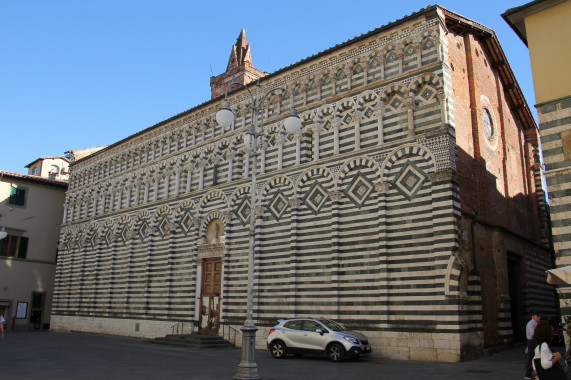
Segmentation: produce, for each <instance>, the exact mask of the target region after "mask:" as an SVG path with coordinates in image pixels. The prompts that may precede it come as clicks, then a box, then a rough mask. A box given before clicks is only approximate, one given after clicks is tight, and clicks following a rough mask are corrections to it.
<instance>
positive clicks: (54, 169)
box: [49, 165, 59, 174]
mask: <svg viewBox="0 0 571 380" xmlns="http://www.w3.org/2000/svg"><path fill="white" fill-rule="evenodd" d="M49 173H50V174H58V173H59V167H58V166H57V165H52V166H50V171H49Z"/></svg>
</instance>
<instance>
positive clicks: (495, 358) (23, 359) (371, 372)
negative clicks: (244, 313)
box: [0, 331, 563, 380]
mask: <svg viewBox="0 0 571 380" xmlns="http://www.w3.org/2000/svg"><path fill="white" fill-rule="evenodd" d="M558 348H560V349H561V350H562V349H563V347H558ZM523 350H524V347H523V345H522V344H518V345H514V346H513V347H512V348H510V349H508V350H505V351H501V352H496V353H493V354H490V355H488V356H485V357H483V358H481V359H479V360H475V361H471V362H464V363H432V362H418V361H400V360H389V359H373V358H367V359H361V360H357V361H345V362H342V363H332V362H330V361H328V360H327V359H325V358H321V357H304V358H295V357H293V356H291V357H288V358H287V359H284V360H276V359H273V358H272V357H271V355H270V354H269V352H267V351H263V350H260V351H256V362H257V363H258V372H259V374H260V376H261V377H262V379H264V380H289V379H293V380H298V379H312V380H321V379H323V380H325V379H327V380H334V379H344V380H354V379H365V380H366V379H387V380H390V379H415V380H417V379H418V380H431V379H439V380H443V379H444V380H446V379H462V380H470V379H486V380H494V379H497V380H507V379H523V367H524V365H523V362H524V355H523ZM239 362H240V349H230V350H194V349H188V348H180V347H173V346H162V345H156V344H150V343H147V342H145V341H143V340H141V339H136V338H125V337H117V336H108V335H97V334H80V333H56V332H12V331H7V332H6V334H5V338H4V339H3V340H0V379H2V380H4V379H6V380H11V379H16V380H20V379H22V380H28V379H30V380H31V379H34V380H37V379H58V380H59V379H63V380H66V379H70V380H71V379H73V380H77V379H82V380H83V379H105V380H114V379H160V378H163V379H169V380H172V379H187V380H188V379H190V380H218V379H232V376H233V375H234V374H235V373H236V366H237V364H238V363H239Z"/></svg>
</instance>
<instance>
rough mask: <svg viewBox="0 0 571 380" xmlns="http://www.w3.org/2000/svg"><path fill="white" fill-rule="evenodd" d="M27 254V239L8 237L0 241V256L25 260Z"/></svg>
mask: <svg viewBox="0 0 571 380" xmlns="http://www.w3.org/2000/svg"><path fill="white" fill-rule="evenodd" d="M27 253H28V238H27V237H24V236H15V235H8V236H6V237H5V238H4V239H2V240H0V256H4V257H17V258H19V259H25V258H26V255H27Z"/></svg>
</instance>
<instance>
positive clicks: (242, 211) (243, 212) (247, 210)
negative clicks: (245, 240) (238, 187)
mask: <svg viewBox="0 0 571 380" xmlns="http://www.w3.org/2000/svg"><path fill="white" fill-rule="evenodd" d="M251 212H252V209H251V207H250V202H248V200H247V199H246V198H244V200H243V201H242V203H241V204H240V206H238V211H237V212H236V216H238V219H240V221H241V222H242V224H243V225H246V223H248V221H249V220H250V214H251Z"/></svg>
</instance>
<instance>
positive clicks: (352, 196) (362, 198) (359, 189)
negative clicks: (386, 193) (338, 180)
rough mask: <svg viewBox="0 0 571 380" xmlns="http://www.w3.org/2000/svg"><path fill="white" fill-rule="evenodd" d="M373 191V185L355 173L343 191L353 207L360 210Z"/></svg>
mask: <svg viewBox="0 0 571 380" xmlns="http://www.w3.org/2000/svg"><path fill="white" fill-rule="evenodd" d="M374 189H375V186H374V185H373V183H371V182H370V181H369V180H368V179H367V178H365V176H363V175H362V174H361V173H357V175H355V176H354V177H353V180H352V181H351V183H349V185H348V186H347V188H346V189H345V195H346V196H347V198H349V200H350V201H351V202H353V203H354V204H355V206H357V207H359V208H360V207H361V206H362V205H363V204H364V203H365V202H366V201H367V199H369V197H370V195H371V194H372V193H373V190H374Z"/></svg>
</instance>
